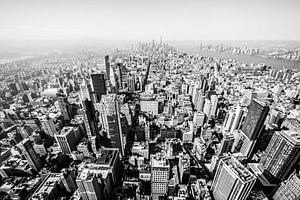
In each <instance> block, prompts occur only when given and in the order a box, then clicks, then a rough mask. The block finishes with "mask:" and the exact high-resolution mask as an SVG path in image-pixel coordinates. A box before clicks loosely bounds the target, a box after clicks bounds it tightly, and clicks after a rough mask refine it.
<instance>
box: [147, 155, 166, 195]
mask: <svg viewBox="0 0 300 200" xmlns="http://www.w3.org/2000/svg"><path fill="white" fill-rule="evenodd" d="M151 167H152V168H151V175H152V176H151V191H152V195H153V196H154V197H153V199H156V198H155V197H159V196H164V195H165V194H166V193H167V189H168V180H169V171H170V165H169V164H168V163H167V160H166V159H165V158H164V157H160V156H159V155H154V156H152V157H151Z"/></svg>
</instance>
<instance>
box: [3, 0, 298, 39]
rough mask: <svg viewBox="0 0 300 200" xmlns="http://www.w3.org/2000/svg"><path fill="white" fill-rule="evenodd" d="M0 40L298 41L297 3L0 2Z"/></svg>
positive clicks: (273, 0)
mask: <svg viewBox="0 0 300 200" xmlns="http://www.w3.org/2000/svg"><path fill="white" fill-rule="evenodd" d="M0 5H1V6H0V28H1V32H0V40H66V39H67V40H73V39H101V40H152V39H158V38H159V37H160V36H163V38H164V39H165V40H299V39H300V27H299V26H298V24H299V19H300V12H299V7H300V2H299V1H297V0H264V1H261V0H251V1H250V0H249V1H240V0H226V1H224V0H211V1H206V0H199V1H196V0H185V1H183V0H164V1H160V0H151V1H146V0H127V1H124V0H110V1H104V0H99V1H97V0H90V1H88V2H86V1H83V0H53V1H40V0H26V1H20V0H1V1H0Z"/></svg>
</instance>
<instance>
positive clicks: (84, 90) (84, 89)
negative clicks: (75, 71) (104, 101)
mask: <svg viewBox="0 0 300 200" xmlns="http://www.w3.org/2000/svg"><path fill="white" fill-rule="evenodd" d="M88 86H89V84H88V83H87V81H86V80H85V79H83V81H82V83H81V85H80V97H81V101H84V100H85V99H87V100H91V97H90V91H89V87H88Z"/></svg>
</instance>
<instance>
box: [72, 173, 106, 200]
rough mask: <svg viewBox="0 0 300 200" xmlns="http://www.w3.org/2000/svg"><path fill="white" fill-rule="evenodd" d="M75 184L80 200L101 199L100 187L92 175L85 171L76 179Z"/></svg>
mask: <svg viewBox="0 0 300 200" xmlns="http://www.w3.org/2000/svg"><path fill="white" fill-rule="evenodd" d="M76 184H77V186H78V190H79V193H80V196H81V197H82V200H94V199H103V196H102V194H101V189H100V185H99V183H98V181H97V177H96V175H95V174H94V173H92V172H90V171H88V170H86V171H84V172H82V173H81V174H80V175H79V176H78V177H77V179H76Z"/></svg>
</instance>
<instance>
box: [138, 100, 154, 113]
mask: <svg viewBox="0 0 300 200" xmlns="http://www.w3.org/2000/svg"><path fill="white" fill-rule="evenodd" d="M140 104H141V111H143V112H148V113H152V114H153V115H158V101H155V100H153V101H141V103H140Z"/></svg>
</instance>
